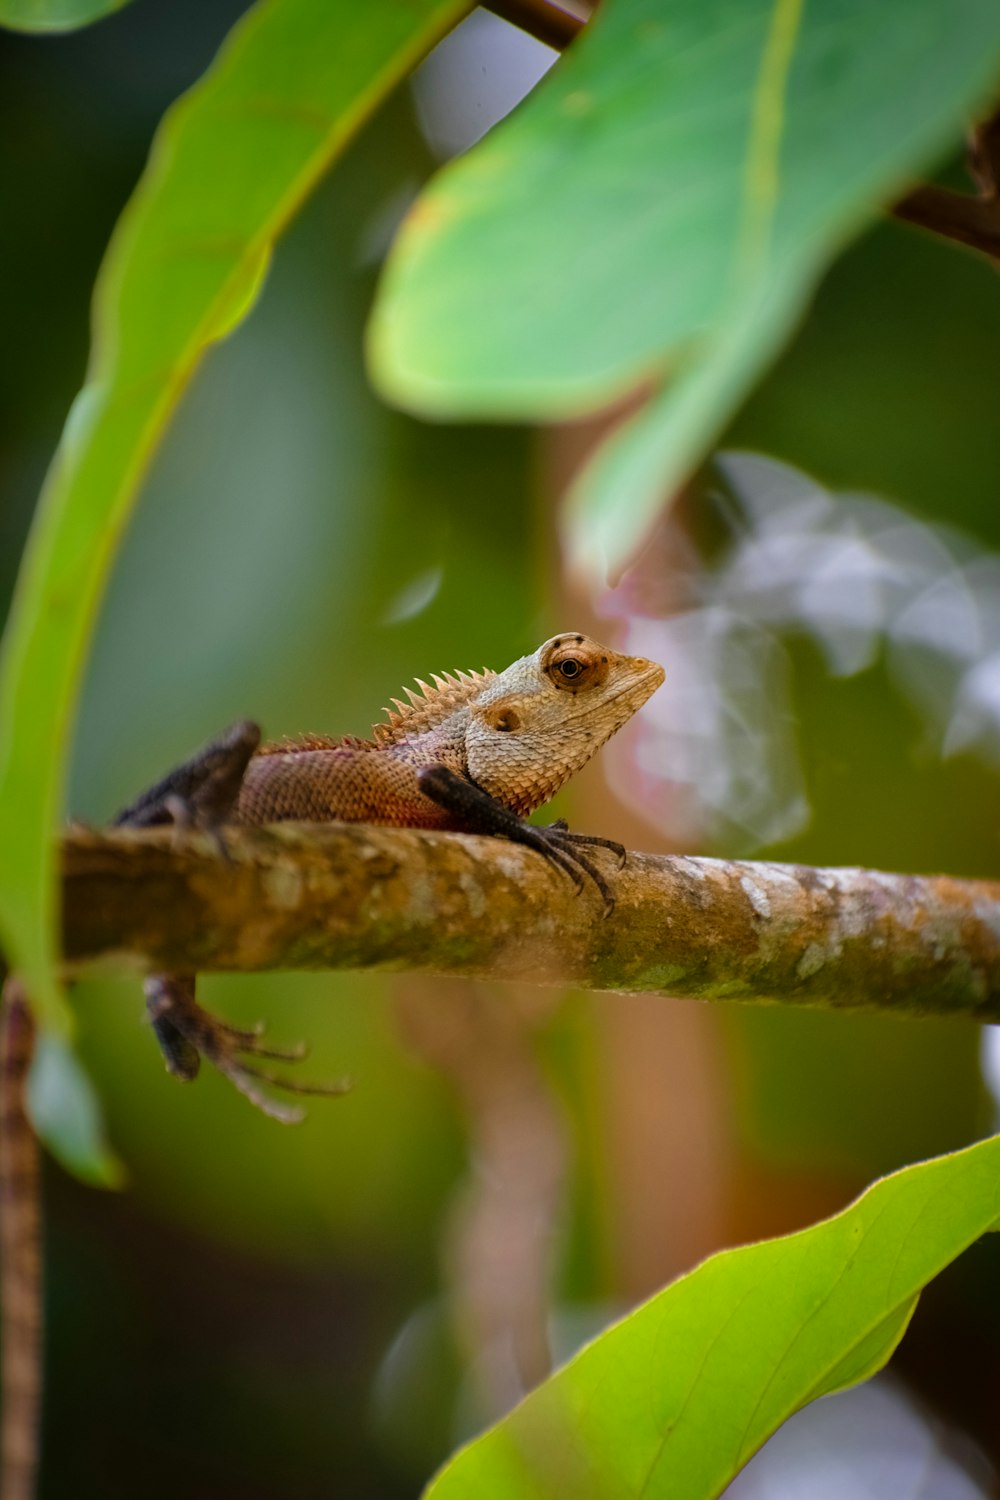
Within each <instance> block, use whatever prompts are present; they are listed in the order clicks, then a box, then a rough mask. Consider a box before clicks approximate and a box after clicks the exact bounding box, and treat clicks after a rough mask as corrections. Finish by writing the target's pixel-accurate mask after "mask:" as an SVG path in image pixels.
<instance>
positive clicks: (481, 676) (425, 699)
mask: <svg viewBox="0 0 1000 1500" xmlns="http://www.w3.org/2000/svg"><path fill="white" fill-rule="evenodd" d="M496 675H497V674H496V673H495V672H491V671H490V670H489V669H488V668H484V670H483V671H482V672H454V673H453V672H445V673H444V675H443V676H442V677H439V676H438V675H437V673H436V672H432V673H431V677H432V678H433V679H434V686H433V687H432V686H431V684H430V683H429V682H424V681H423V680H422V678H420V677H418V678H417V679H416V683H417V687H418V688H419V689H420V692H419V693H415V692H414V691H413V689H412V688H404V689H403V691H404V692H405V694H406V696H407V698H408V699H409V700H410V701H409V702H408V703H403V702H402V701H401V700H400V699H399V698H393V699H392V702H393V704H394V705H395V707H394V708H385V709H383V710H382V711H383V713H384V714H385V716H386V717H385V723H384V724H375V725H373V726H372V738H373V741H374V743H375V745H376V746H382V745H393V744H396V743H397V742H398V741H399V740H404V739H409V738H410V736H411V735H414V734H422V733H423V732H424V730H426V729H436V728H437V726H438V725H439V724H441V723H443V722H444V720H445V719H446V718H447V717H448V715H449V714H451V713H454V711H455V709H456V708H461V707H462V705H463V704H465V703H468V702H469V700H470V699H472V698H475V697H476V696H477V695H478V694H479V693H480V692H482V690H483V688H484V687H485V686H486V684H487V683H488V682H491V681H492V680H493V678H494V677H495V676H496Z"/></svg>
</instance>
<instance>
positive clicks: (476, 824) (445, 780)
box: [417, 765, 625, 916]
mask: <svg viewBox="0 0 1000 1500" xmlns="http://www.w3.org/2000/svg"><path fill="white" fill-rule="evenodd" d="M417 783H418V785H419V787H420V790H421V792H423V794H424V796H425V797H429V798H430V800H431V801H432V802H435V803H437V805H438V807H443V808H445V809H446V811H448V812H449V813H451V814H452V816H453V817H454V818H455V819H456V821H457V822H459V823H460V824H461V826H462V828H463V829H464V831H465V832H467V833H489V834H496V835H500V836H501V837H503V838H507V839H510V840H511V841H512V842H513V843H515V844H526V845H527V846H528V848H529V849H534V850H535V851H536V852H537V853H538V854H540V855H541V856H542V858H543V859H546V860H548V862H549V864H552V865H555V866H556V868H557V869H560V870H562V871H563V873H564V874H566V875H568V876H569V878H570V880H572V882H573V884H574V885H575V886H576V888H577V890H578V891H579V890H581V889H582V888H583V877H584V874H586V875H588V876H589V877H590V879H591V880H592V881H593V883H594V885H595V886H596V887H597V889H598V891H599V892H600V894H601V896H602V898H603V900H604V914H605V916H610V914H611V913H612V912H613V911H614V909H615V897H614V893H613V892H612V890H611V887H610V886H609V885H608V882H607V881H606V880H605V878H604V876H603V875H602V874H601V872H600V870H599V869H598V868H597V866H596V865H595V864H594V861H593V860H592V859H591V858H590V857H589V856H588V855H586V854H584V852H583V849H582V848H581V845H582V846H588V847H600V848H603V849H610V850H612V851H613V852H614V853H615V854H616V855H617V856H618V859H619V863H620V864H624V862H625V850H624V848H623V847H622V845H621V844H617V843H615V842H614V840H613V839H602V838H597V837H595V836H594V835H593V834H589V833H571V832H570V830H569V829H568V828H567V826H566V824H565V822H563V821H562V820H561V819H560V820H559V821H558V822H556V823H550V824H548V825H547V826H542V827H536V826H535V824H533V823H528V822H527V821H526V820H525V819H524V818H519V817H518V815H517V814H516V813H512V812H511V811H510V809H509V808H507V807H504V805H503V803H502V802H498V801H497V800H496V798H495V797H491V796H490V794H489V792H484V791H483V789H482V787H481V786H477V785H476V783H475V782H474V781H472V780H470V779H469V777H467V776H463V775H461V774H460V773H459V772H458V771H453V770H451V769H450V767H448V766H442V765H439V766H428V767H427V768H425V769H424V770H421V771H418V773H417ZM581 872H582V873H581Z"/></svg>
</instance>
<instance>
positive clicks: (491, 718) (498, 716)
mask: <svg viewBox="0 0 1000 1500" xmlns="http://www.w3.org/2000/svg"><path fill="white" fill-rule="evenodd" d="M483 717H484V719H485V720H486V723H487V725H488V726H489V728H490V729H498V730H499V731H500V732H501V733H502V734H512V733H513V732H514V730H515V729H520V727H521V719H520V716H519V715H518V714H517V713H515V712H514V710H513V709H512V708H494V709H492V710H491V711H490V712H489V713H486V714H484V715H483Z"/></svg>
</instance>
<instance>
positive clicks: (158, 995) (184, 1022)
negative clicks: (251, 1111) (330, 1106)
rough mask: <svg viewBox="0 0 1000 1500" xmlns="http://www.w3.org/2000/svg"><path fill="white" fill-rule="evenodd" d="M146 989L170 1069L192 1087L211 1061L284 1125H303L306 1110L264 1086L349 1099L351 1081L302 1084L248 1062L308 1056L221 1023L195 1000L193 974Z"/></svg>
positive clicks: (260, 1031) (158, 977)
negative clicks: (204, 1062) (203, 1066)
mask: <svg viewBox="0 0 1000 1500" xmlns="http://www.w3.org/2000/svg"><path fill="white" fill-rule="evenodd" d="M144 988H145V992H146V1006H147V1009H148V1011H149V1014H150V1017H151V1019H152V1022H153V1029H154V1031H155V1032H156V1036H157V1040H158V1041H159V1043H160V1047H161V1049H162V1051H163V1055H164V1058H165V1059H166V1064H167V1068H168V1070H169V1071H170V1072H171V1073H173V1074H174V1076H175V1077H176V1078H180V1079H182V1080H184V1081H185V1082H187V1081H190V1080H191V1079H192V1078H194V1077H196V1076H197V1073H198V1069H199V1067H200V1065H201V1059H202V1058H203V1057H207V1058H208V1060H209V1062H210V1063H212V1064H213V1066H214V1067H216V1068H218V1070H219V1072H220V1073H221V1074H222V1075H223V1076H224V1077H225V1078H228V1079H229V1082H230V1083H231V1084H232V1085H233V1087H234V1088H236V1089H238V1090H239V1092H240V1093H241V1094H242V1095H243V1096H244V1098H246V1099H249V1101H250V1103H251V1104H253V1105H255V1106H256V1107H257V1109H259V1110H261V1111H262V1112H263V1113H264V1114H265V1115H269V1116H270V1117H271V1119H272V1120H280V1121H281V1123H282V1124H284V1125H297V1124H298V1123H299V1122H300V1121H301V1120H302V1119H304V1117H305V1111H304V1110H302V1109H300V1108H299V1107H298V1106H297V1105H291V1104H283V1103H281V1102H280V1101H279V1100H277V1099H272V1098H271V1097H270V1095H269V1094H267V1093H265V1092H264V1090H263V1089H262V1088H261V1087H260V1085H261V1084H269V1085H270V1086H271V1087H272V1088H279V1089H287V1090H288V1091H289V1092H290V1093H293V1094H322V1095H327V1096H331V1095H336V1094H345V1093H347V1092H348V1090H349V1089H350V1086H351V1085H350V1082H349V1080H347V1079H346V1078H343V1079H338V1080H337V1081H336V1082H334V1083H302V1082H300V1081H299V1080H298V1079H294V1078H286V1077H285V1076H284V1075H283V1074H280V1073H273V1072H271V1071H270V1069H268V1068H261V1067H258V1066H257V1064H256V1062H255V1061H247V1060H246V1057H250V1058H252V1059H256V1058H264V1059H265V1060H269V1061H277V1062H300V1061H301V1060H302V1058H304V1057H305V1056H306V1048H305V1047H304V1046H298V1047H288V1048H279V1047H271V1046H266V1045H265V1044H264V1028H263V1027H262V1026H257V1027H254V1028H252V1029H250V1030H247V1029H241V1028H240V1027H237V1026H231V1025H229V1023H228V1022H226V1021H220V1020H219V1018H218V1017H217V1016H213V1015H211V1013H210V1012H209V1011H207V1010H205V1009H204V1007H203V1006H201V1005H199V1004H198V1002H197V1000H196V999H195V995H194V976H193V975H192V974H182V975H173V974H171V975H165V974H154V975H152V976H151V977H150V978H149V979H147V980H146V982H145V986H144Z"/></svg>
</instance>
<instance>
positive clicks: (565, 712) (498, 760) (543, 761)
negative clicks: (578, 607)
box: [466, 631, 664, 815]
mask: <svg viewBox="0 0 1000 1500" xmlns="http://www.w3.org/2000/svg"><path fill="white" fill-rule="evenodd" d="M663 675H664V674H663V668H662V667H661V666H658V665H657V663H656V662H653V661H646V660H645V658H644V657H641V656H623V655H621V654H620V653H619V652H617V651H612V650H611V649H610V647H608V646H602V645H600V644H599V643H598V642H597V641H594V640H591V639H590V638H589V637H588V636H585V635H580V634H579V632H577V631H563V632H562V633H561V634H560V635H555V636H553V637H552V639H551V640H548V641H546V642H545V644H544V645H542V646H539V648H538V650H537V651H535V652H533V653H532V655H531V656H522V657H521V659H520V661H516V662H514V664H513V666H510V667H508V668H507V670H506V671H504V672H500V673H499V674H498V675H497V676H496V677H494V678H493V679H492V680H491V681H490V682H489V684H488V685H487V687H486V688H485V689H484V690H483V691H482V692H481V693H480V694H479V695H478V696H477V698H476V699H475V701H474V702H473V703H472V704H471V705H470V715H469V722H468V727H467V729H466V756H467V764H468V769H469V774H470V776H472V778H473V780H474V781H476V782H478V783H479V785H480V786H481V787H482V788H483V790H484V791H487V792H489V793H490V795H491V796H493V797H496V799H497V801H498V802H502V803H504V805H505V806H506V807H509V808H510V809H511V811H513V812H518V813H521V814H522V815H524V814H527V813H529V812H532V811H533V810H534V809H535V808H536V807H541V805H542V803H543V802H547V801H548V800H549V798H550V797H553V796H555V794H556V792H557V791H558V790H559V788H560V787H561V786H562V784H563V782H564V781H566V780H568V778H569V777H570V776H572V775H573V774H574V773H575V772H576V771H578V770H579V769H580V767H581V766H582V765H584V764H585V763H586V762H587V761H588V760H589V759H590V757H591V756H592V755H594V754H595V753H596V751H598V750H599V749H600V748H601V746H602V745H603V744H605V742H606V741H607V740H609V739H610V738H611V736H612V735H613V734H614V733H615V732H616V730H619V729H620V728H621V727H622V725H623V724H625V723H626V722H627V721H628V720H629V719H630V718H631V717H632V715H633V714H634V713H635V712H636V710H637V709H639V708H641V707H642V705H643V704H644V703H645V701H646V699H647V698H648V697H649V696H650V695H651V694H652V693H654V692H655V691H656V689H657V688H658V687H659V686H660V684H661V682H662V681H663Z"/></svg>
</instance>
